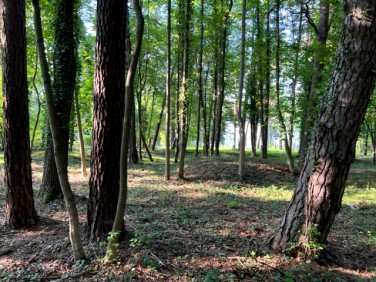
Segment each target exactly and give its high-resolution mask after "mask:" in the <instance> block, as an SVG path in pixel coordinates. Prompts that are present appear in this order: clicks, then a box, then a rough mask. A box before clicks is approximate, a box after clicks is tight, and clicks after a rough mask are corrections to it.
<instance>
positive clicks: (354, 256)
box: [0, 158, 376, 281]
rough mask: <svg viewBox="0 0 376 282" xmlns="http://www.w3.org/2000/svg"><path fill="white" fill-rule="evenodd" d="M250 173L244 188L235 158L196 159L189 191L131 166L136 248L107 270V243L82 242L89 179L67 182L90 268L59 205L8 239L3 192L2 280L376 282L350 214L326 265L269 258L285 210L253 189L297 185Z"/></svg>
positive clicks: (252, 168) (281, 174)
mask: <svg viewBox="0 0 376 282" xmlns="http://www.w3.org/2000/svg"><path fill="white" fill-rule="evenodd" d="M247 169H248V174H247V178H246V179H245V180H244V181H239V180H238V179H237V176H236V173H237V165H236V158H229V159H226V158H220V159H217V160H213V159H205V158H199V159H197V160H192V161H190V162H189V163H188V165H187V168H186V176H187V180H186V181H178V180H177V179H176V178H174V177H173V179H172V180H171V181H169V182H166V181H164V180H163V164H162V163H160V164H153V165H148V164H144V165H142V166H132V167H131V170H130V177H129V178H130V184H129V185H130V196H129V200H128V206H127V209H126V228H127V230H128V231H129V234H131V238H128V239H127V240H125V241H124V242H122V244H121V245H120V251H119V260H118V262H117V263H116V264H111V265H106V264H103V263H101V258H102V256H103V254H104V251H105V243H104V242H102V243H96V242H95V243H94V242H89V241H88V240H87V239H86V235H85V228H84V225H85V221H86V201H87V195H88V192H87V182H88V179H87V178H82V177H81V176H80V173H79V169H78V167H77V166H76V165H74V166H73V167H72V168H71V169H70V181H71V183H72V187H73V189H74V191H75V193H76V194H77V195H78V196H77V205H78V209H79V214H80V220H81V223H82V238H83V240H84V246H85V252H86V254H87V257H88V260H87V261H78V262H74V260H73V257H72V251H71V247H70V243H69V240H68V217H67V214H66V212H65V208H64V202H63V199H58V200H56V201H53V202H51V203H48V204H47V203H43V202H42V201H41V199H40V198H38V197H35V204H36V209H37V212H38V215H39V223H38V225H36V226H34V227H32V228H29V229H22V230H11V229H9V228H8V227H7V226H5V225H4V221H5V220H4V185H3V184H2V185H1V190H0V280H1V281H376V277H375V275H376V248H375V244H373V245H370V244H366V243H364V244H362V240H361V238H362V237H361V236H362V234H359V233H357V232H358V231H356V230H355V229H354V228H353V225H352V223H351V221H349V220H348V218H349V217H350V216H351V208H350V207H347V206H345V207H343V212H341V213H340V214H339V216H338V218H337V220H336V223H335V226H334V227H333V232H332V233H331V235H330V238H329V242H328V246H327V250H328V254H329V255H328V256H327V257H326V258H323V259H322V260H321V261H320V262H300V261H298V260H296V259H294V258H290V257H287V256H285V255H283V254H275V253H273V252H270V251H269V250H268V249H267V248H265V247H264V246H265V241H266V238H267V236H268V234H269V233H270V232H271V231H272V230H273V228H274V227H275V226H276V225H277V224H278V222H279V220H280V218H281V216H282V214H283V211H284V208H285V207H286V204H287V201H286V200H280V201H271V200H268V201H263V200H262V199H261V198H257V197H253V196H250V194H248V191H247V189H248V188H249V187H253V188H252V189H254V190H255V191H256V190H257V189H263V188H262V187H263V186H270V185H275V186H277V187H285V188H284V189H287V190H291V189H292V188H293V185H294V182H295V180H296V179H295V178H294V177H292V176H290V175H289V173H288V171H287V170H286V168H285V167H284V166H282V165H276V164H271V163H267V162H263V161H262V160H259V159H257V160H253V161H252V162H249V163H248V168H247ZM41 172H42V166H41V163H40V162H39V161H34V162H33V180H34V187H35V189H37V188H38V187H39V184H40V180H41ZM1 174H3V172H2V173H1ZM1 177H2V176H1ZM255 185H256V186H255ZM255 187H256V188H255ZM282 192H283V191H282ZM255 193H257V191H256V192H255ZM369 209H370V210H368V211H367V215H368V216H369V215H371V216H372V215H374V216H376V209H375V207H374V206H372V207H369ZM374 218H376V217H374Z"/></svg>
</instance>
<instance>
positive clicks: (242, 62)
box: [236, 0, 246, 178]
mask: <svg viewBox="0 0 376 282" xmlns="http://www.w3.org/2000/svg"><path fill="white" fill-rule="evenodd" d="M245 20H246V0H242V21H241V23H242V27H241V40H240V70H239V88H238V107H237V111H236V117H237V119H238V123H239V137H240V140H239V171H238V174H239V177H241V178H244V177H245V117H244V116H243V113H242V107H243V88H244V65H245V28H246V22H245Z"/></svg>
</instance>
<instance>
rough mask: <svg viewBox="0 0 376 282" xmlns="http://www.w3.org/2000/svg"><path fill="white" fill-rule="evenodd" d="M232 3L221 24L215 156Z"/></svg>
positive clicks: (219, 137) (220, 129)
mask: <svg viewBox="0 0 376 282" xmlns="http://www.w3.org/2000/svg"><path fill="white" fill-rule="evenodd" d="M232 5H233V1H232V0H230V2H229V6H228V11H227V12H226V13H225V15H224V22H223V26H224V27H223V35H222V38H221V40H222V41H221V44H222V46H221V67H220V75H219V77H220V80H219V97H218V104H217V106H218V110H217V124H216V127H215V129H216V131H215V149H214V151H215V152H214V153H215V155H217V156H218V155H219V144H220V141H221V132H222V115H223V114H222V112H223V103H224V99H225V76H226V53H227V31H228V19H229V16H230V12H231V9H232Z"/></svg>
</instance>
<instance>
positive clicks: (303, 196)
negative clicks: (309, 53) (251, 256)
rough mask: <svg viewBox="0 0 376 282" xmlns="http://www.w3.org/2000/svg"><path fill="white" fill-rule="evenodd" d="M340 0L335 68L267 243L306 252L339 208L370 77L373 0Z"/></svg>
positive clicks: (375, 18)
mask: <svg viewBox="0 0 376 282" xmlns="http://www.w3.org/2000/svg"><path fill="white" fill-rule="evenodd" d="M344 2H345V3H344V9H345V11H344V15H345V17H344V24H343V28H342V36H341V41H340V46H339V48H338V50H337V62H336V65H335V68H334V69H335V70H334V73H333V75H332V78H331V82H330V84H329V87H328V89H327V91H326V93H325V95H324V97H323V99H322V103H321V108H320V110H319V113H318V117H317V119H316V122H315V127H314V129H313V133H312V135H311V143H310V146H309V151H308V154H307V157H306V160H305V163H304V166H303V170H302V172H301V175H300V177H299V180H298V184H297V187H296V189H295V191H294V194H293V197H292V199H291V201H290V204H289V206H288V208H287V210H286V212H285V214H284V216H283V219H282V222H281V224H280V226H279V227H278V228H277V230H276V232H275V233H274V234H273V235H272V236H271V238H270V241H269V243H270V245H271V247H272V248H273V249H282V248H284V247H285V246H286V244H287V243H289V242H294V241H295V242H297V250H298V251H302V252H303V253H304V254H305V255H310V254H312V252H314V251H315V250H314V246H315V244H316V243H319V244H325V243H326V242H327V237H328V234H329V231H330V228H331V227H332V224H333V221H334V218H335V216H336V214H337V213H338V212H339V210H340V208H341V200H342V196H343V192H344V188H345V186H344V184H345V181H346V178H347V175H348V172H349V169H350V165H351V163H352V162H353V161H354V158H355V145H356V140H357V137H358V135H359V130H360V126H361V123H362V121H363V119H364V116H365V111H366V109H367V105H368V103H369V99H370V96H371V94H372V91H373V89H374V86H375V79H376V73H375V61H376V44H375V40H374V39H375V37H376V2H375V1H371V0H368V1H367V0H346V1H344ZM312 234H316V236H315V238H312V236H311V235H312ZM313 239H314V241H313V242H312V240H313ZM307 243H308V244H307ZM311 243H313V244H311Z"/></svg>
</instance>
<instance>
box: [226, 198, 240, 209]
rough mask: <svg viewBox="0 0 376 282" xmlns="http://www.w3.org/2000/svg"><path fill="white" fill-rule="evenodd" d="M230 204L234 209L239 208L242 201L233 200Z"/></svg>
mask: <svg viewBox="0 0 376 282" xmlns="http://www.w3.org/2000/svg"><path fill="white" fill-rule="evenodd" d="M228 206H229V207H230V208H232V209H238V208H240V202H239V201H236V200H233V201H231V202H229V203H228Z"/></svg>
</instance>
